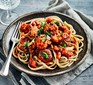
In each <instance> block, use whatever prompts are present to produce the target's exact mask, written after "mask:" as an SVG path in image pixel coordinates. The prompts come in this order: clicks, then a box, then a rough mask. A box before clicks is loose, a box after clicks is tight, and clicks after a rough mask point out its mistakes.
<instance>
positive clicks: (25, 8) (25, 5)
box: [0, 0, 93, 85]
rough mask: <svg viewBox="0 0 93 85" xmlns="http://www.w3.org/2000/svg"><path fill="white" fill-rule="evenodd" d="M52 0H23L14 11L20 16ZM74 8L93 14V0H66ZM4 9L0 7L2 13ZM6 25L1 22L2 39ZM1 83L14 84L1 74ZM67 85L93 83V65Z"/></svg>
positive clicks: (36, 9)
mask: <svg viewBox="0 0 93 85" xmlns="http://www.w3.org/2000/svg"><path fill="white" fill-rule="evenodd" d="M49 1H50V0H21V3H20V5H19V6H18V7H17V8H15V9H14V10H13V11H14V12H16V13H17V14H18V15H19V16H21V15H23V14H25V13H29V12H32V11H39V10H42V9H45V8H47V7H48V3H49ZM66 1H67V2H68V3H69V4H70V5H71V6H72V7H73V8H75V9H78V10H80V11H82V12H83V13H85V14H86V15H88V16H93V0H66ZM2 12H3V10H1V9H0V14H2ZM5 28H6V26H4V25H2V24H1V23H0V39H1V37H2V34H3V32H4V30H5ZM0 85H13V83H12V82H11V80H10V79H9V78H8V77H1V76H0ZM67 85H93V65H91V66H90V67H89V68H88V69H87V70H85V71H84V72H83V73H82V74H81V75H79V76H78V77H77V78H75V79H74V80H73V81H71V82H70V83H69V84H67Z"/></svg>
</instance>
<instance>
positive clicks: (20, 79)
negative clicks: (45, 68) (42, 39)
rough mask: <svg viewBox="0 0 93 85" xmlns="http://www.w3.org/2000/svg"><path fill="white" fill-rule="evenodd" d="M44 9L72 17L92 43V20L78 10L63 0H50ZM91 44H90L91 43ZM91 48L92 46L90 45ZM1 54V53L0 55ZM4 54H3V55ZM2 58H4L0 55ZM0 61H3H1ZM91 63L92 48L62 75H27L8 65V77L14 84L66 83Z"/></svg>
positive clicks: (92, 57) (92, 61)
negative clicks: (70, 69)
mask: <svg viewBox="0 0 93 85" xmlns="http://www.w3.org/2000/svg"><path fill="white" fill-rule="evenodd" d="M45 11H53V12H60V13H65V14H67V15H69V16H71V17H72V18H74V19H75V20H76V21H78V23H79V24H80V25H81V26H82V27H83V28H84V30H85V31H87V35H88V36H89V37H90V39H91V41H92V42H91V43H93V39H92V34H93V21H92V20H91V19H93V18H89V17H88V16H86V15H85V14H83V13H82V12H79V11H78V10H73V9H72V8H71V7H70V5H69V4H68V3H67V2H66V1H64V0H52V1H51V2H50V4H49V7H48V8H47V9H46V10H45ZM91 46H92V45H91ZM91 48H93V46H92V47H91ZM0 56H2V55H0ZM3 56H4V55H3ZM1 59H2V60H5V59H4V58H3V57H1ZM2 60H1V61H0V63H3V61H2ZM92 64H93V49H91V52H90V53H89V54H87V58H86V60H85V61H84V62H83V64H82V65H80V66H79V67H77V68H76V69H75V70H73V71H70V72H68V73H65V74H63V75H58V76H53V77H35V76H31V75H28V74H26V73H23V72H20V71H17V70H16V69H15V68H14V67H12V66H10V72H9V77H10V78H11V80H12V82H13V83H14V84H15V85H18V84H21V85H66V84H68V83H69V82H70V81H72V80H73V79H74V78H76V77H77V76H78V75H80V74H81V73H82V72H83V71H84V70H86V69H87V68H88V67H89V66H90V65H92Z"/></svg>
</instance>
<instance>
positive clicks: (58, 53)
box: [56, 52, 61, 60]
mask: <svg viewBox="0 0 93 85" xmlns="http://www.w3.org/2000/svg"><path fill="white" fill-rule="evenodd" d="M56 58H57V59H58V60H59V59H60V58H61V52H57V53H56Z"/></svg>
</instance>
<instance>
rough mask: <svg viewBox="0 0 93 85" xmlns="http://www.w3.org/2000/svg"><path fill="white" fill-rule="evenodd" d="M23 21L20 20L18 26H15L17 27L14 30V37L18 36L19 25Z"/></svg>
mask: <svg viewBox="0 0 93 85" xmlns="http://www.w3.org/2000/svg"><path fill="white" fill-rule="evenodd" d="M21 23H22V22H21V21H19V22H18V23H17V25H16V27H15V29H14V32H13V35H12V37H17V35H18V34H19V31H18V27H19V25H20V24H21Z"/></svg>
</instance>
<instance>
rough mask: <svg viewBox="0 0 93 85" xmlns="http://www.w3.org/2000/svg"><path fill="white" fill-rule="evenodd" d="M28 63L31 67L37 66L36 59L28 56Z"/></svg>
mask: <svg viewBox="0 0 93 85" xmlns="http://www.w3.org/2000/svg"><path fill="white" fill-rule="evenodd" d="M28 64H29V65H30V66H31V67H33V68H36V67H37V65H36V61H35V60H34V59H33V58H32V57H30V59H29V61H28Z"/></svg>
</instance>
